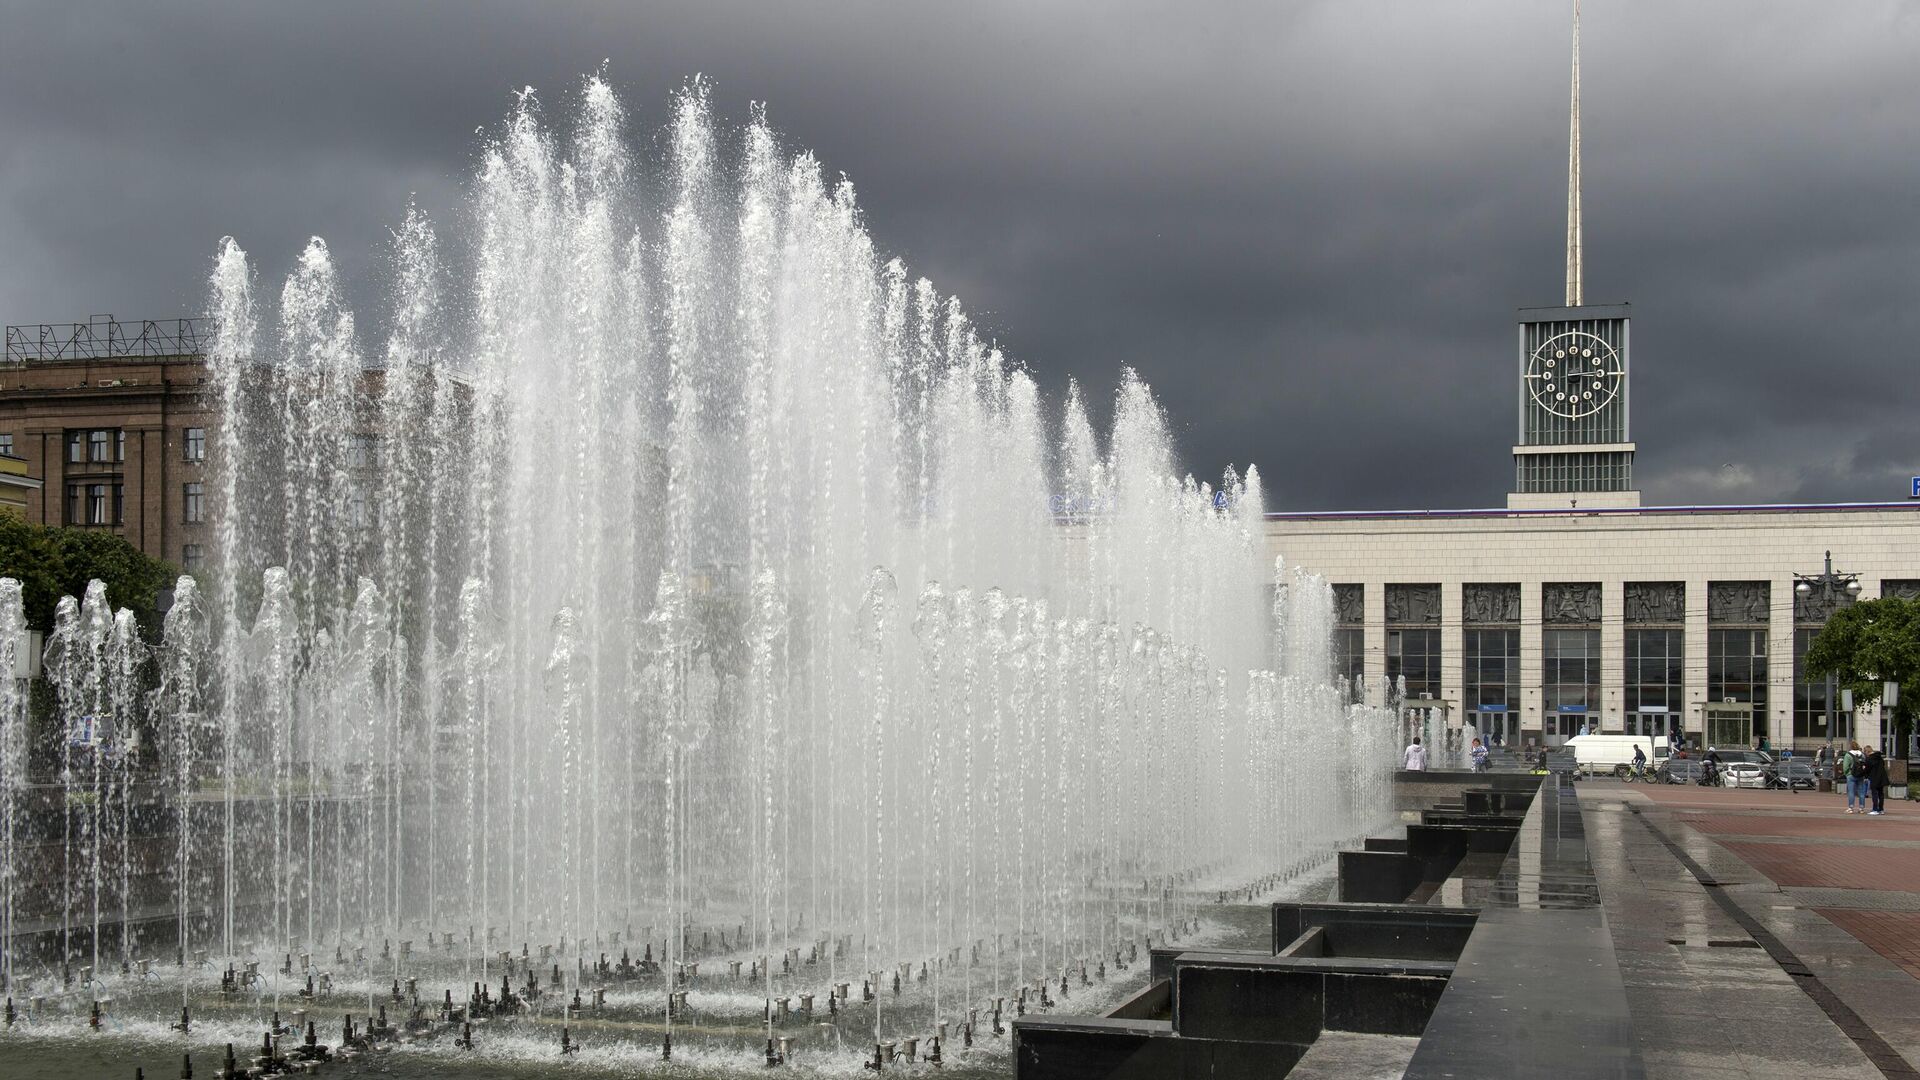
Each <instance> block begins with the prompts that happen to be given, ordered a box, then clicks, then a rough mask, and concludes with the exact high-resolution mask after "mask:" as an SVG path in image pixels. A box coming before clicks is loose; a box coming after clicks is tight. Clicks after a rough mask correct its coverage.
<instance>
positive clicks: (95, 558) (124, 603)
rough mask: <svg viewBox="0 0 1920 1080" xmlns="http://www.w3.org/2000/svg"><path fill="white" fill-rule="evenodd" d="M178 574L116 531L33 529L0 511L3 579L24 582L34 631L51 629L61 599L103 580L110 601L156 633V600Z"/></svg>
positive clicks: (25, 596)
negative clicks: (131, 613) (95, 581)
mask: <svg viewBox="0 0 1920 1080" xmlns="http://www.w3.org/2000/svg"><path fill="white" fill-rule="evenodd" d="M175 576H176V575H175V571H174V569H173V567H171V566H169V565H167V564H166V563H164V562H161V561H160V560H159V559H156V558H153V557H152V556H150V555H146V554H144V553H142V552H141V551H140V549H139V548H136V547H134V546H133V545H132V544H130V543H128V542H127V541H126V540H125V539H123V538H121V537H119V536H116V535H114V534H113V533H109V532H104V531H95V530H91V529H62V528H57V527H53V526H47V525H34V524H32V523H30V522H28V521H26V520H24V519H22V518H21V517H20V516H19V515H18V514H14V513H9V512H4V511H0V577H11V578H17V579H18V580H19V582H20V590H21V594H22V597H21V598H22V600H23V601H24V603H25V606H26V612H27V625H28V626H31V627H33V628H35V629H38V630H47V629H51V628H52V626H53V611H54V606H55V605H56V604H58V603H59V602H60V597H61V596H63V595H70V596H75V597H78V596H83V595H85V594H86V590H87V582H89V581H91V580H93V579H94V578H98V579H100V580H101V581H103V582H105V583H106V586H107V601H108V602H109V603H111V604H112V605H113V606H114V607H116V608H121V607H124V608H130V609H132V611H133V614H134V617H135V618H137V619H139V620H140V626H141V628H142V629H144V630H146V631H147V632H148V633H149V634H153V633H156V632H158V629H159V614H158V612H156V611H155V610H154V600H155V599H156V598H157V597H158V596H159V594H160V590H161V589H163V588H166V587H167V586H169V585H171V584H173V581H174V577H175Z"/></svg>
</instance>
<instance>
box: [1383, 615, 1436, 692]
mask: <svg viewBox="0 0 1920 1080" xmlns="http://www.w3.org/2000/svg"><path fill="white" fill-rule="evenodd" d="M1402 679H1404V680H1406V694H1407V700H1409V701H1411V700H1413V699H1415V698H1422V697H1429V698H1437V697H1439V696H1440V628H1439V627H1437V626H1434V627H1419V628H1411V627H1410V628H1407V629H1403V630H1389V631H1387V680H1388V681H1389V682H1391V683H1393V684H1394V685H1395V686H1396V687H1397V686H1399V685H1400V681H1401V680H1402Z"/></svg>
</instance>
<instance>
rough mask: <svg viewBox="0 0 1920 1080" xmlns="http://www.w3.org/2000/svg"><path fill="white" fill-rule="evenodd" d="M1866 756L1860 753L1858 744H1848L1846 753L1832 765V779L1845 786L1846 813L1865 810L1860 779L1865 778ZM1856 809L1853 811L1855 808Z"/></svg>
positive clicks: (1864, 798) (1863, 793)
mask: <svg viewBox="0 0 1920 1080" xmlns="http://www.w3.org/2000/svg"><path fill="white" fill-rule="evenodd" d="M1865 768H1866V755H1864V754H1862V753H1861V752H1860V744H1859V743H1858V742H1849V743H1848V744H1847V750H1846V753H1844V754H1841V755H1840V758H1839V760H1838V761H1836V762H1835V763H1834V766H1833V775H1834V779H1836V780H1839V781H1840V782H1841V783H1844V784H1846V785H1847V813H1849V814H1854V813H1864V812H1865V811H1866V809H1867V798H1866V789H1865V787H1864V785H1863V784H1862V783H1861V778H1864V777H1865V776H1866V772H1865ZM1856 807H1857V808H1858V809H1855V808H1856Z"/></svg>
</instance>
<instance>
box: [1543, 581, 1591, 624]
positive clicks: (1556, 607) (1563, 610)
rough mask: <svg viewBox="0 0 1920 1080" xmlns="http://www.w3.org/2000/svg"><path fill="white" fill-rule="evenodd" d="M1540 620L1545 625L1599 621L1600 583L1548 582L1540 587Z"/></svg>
mask: <svg viewBox="0 0 1920 1080" xmlns="http://www.w3.org/2000/svg"><path fill="white" fill-rule="evenodd" d="M1540 620H1541V621H1542V622H1546V623H1597V622H1599V621H1600V583H1599V582H1597V581H1549V582H1547V583H1546V584H1545V585H1542V586H1541V587H1540Z"/></svg>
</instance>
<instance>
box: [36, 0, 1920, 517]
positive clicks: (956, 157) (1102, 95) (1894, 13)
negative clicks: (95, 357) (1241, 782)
mask: <svg viewBox="0 0 1920 1080" xmlns="http://www.w3.org/2000/svg"><path fill="white" fill-rule="evenodd" d="M0 29H4V30H5V37H6V39H7V40H8V42H9V45H8V47H7V49H6V51H5V55H4V56H3V57H0V131H4V133H5V141H4V143H0V238H4V242H5V250H6V252H7V257H6V258H5V259H0V314H4V317H5V318H6V320H7V321H9V322H35V321H66V320H70V319H75V318H81V317H84V316H85V315H87V314H88V313H91V312H103V311H113V312H116V313H118V314H120V315H121V316H123V317H130V318H139V317H157V316H170V315H174V314H181V313H188V312H191V311H194V310H197V309H198V308H199V306H200V305H201V303H202V301H203V291H204V284H203V280H204V276H205V272H206V269H207V265H208V260H209V257H210V255H211V253H212V251H213V247H214V243H215V241H216V240H217V239H218V238H219V236H220V235H222V234H223V233H232V234H234V235H235V236H237V237H239V238H240V239H241V241H242V242H243V243H244V244H245V245H246V246H247V247H248V248H249V249H250V250H251V251H253V252H254V254H255V256H256V258H257V260H258V261H259V262H260V264H261V266H262V273H263V278H262V280H263V284H264V285H266V286H268V287H272V285H273V283H274V282H275V281H276V280H277V279H278V277H279V275H280V274H282V273H284V271H285V269H286V267H287V266H288V264H289V263H290V261H291V259H292V257H293V255H294V253H295V252H296V251H297V250H298V247H299V245H300V244H301V243H302V242H303V241H304V239H305V238H306V237H307V236H308V235H311V234H319V235H323V236H326V237H328V238H329V240H330V241H331V243H332V245H333V248H334V250H335V252H336V254H337V256H338V257H339V258H340V259H341V261H342V262H343V263H344V264H345V266H346V268H347V271H348V273H349V274H350V275H352V277H353V280H354V281H355V282H356V286H355V287H356V290H357V292H356V297H355V298H356V300H357V301H358V302H359V303H360V305H361V306H362V308H363V310H364V311H365V316H364V317H365V318H367V319H368V320H369V321H373V320H377V318H378V317H379V308H380V306H381V305H380V304H379V303H378V295H377V293H378V285H377V283H378V281H379V279H380V269H379V268H380V261H381V258H382V257H383V255H382V250H383V249H382V245H383V244H384V241H385V230H386V229H387V228H388V227H390V226H391V225H392V224H393V223H394V222H395V221H397V220H398V218H399V216H400V214H401V213H402V211H403V208H404V205H405V200H406V198H407V196H408V194H409V193H410V192H417V193H418V195H419V199H420V201H421V202H422V204H423V205H424V206H426V207H427V208H428V209H429V210H430V211H431V212H433V213H434V214H435V215H436V216H437V217H439V218H441V219H443V220H457V218H458V216H459V207H460V192H461V190H462V187H463V185H464V183H465V177H466V175H467V174H468V172H469V170H470V168H471V165H472V161H473V158H474V155H475V152H476V148H477V147H478V145H479V142H480V139H479V137H478V136H477V135H476V134H475V129H476V128H477V127H481V126H486V127H491V126H493V125H495V124H496V123H497V122H498V121H499V119H500V117H501V116H502V115H503V113H504V111H505V110H506V108H507V106H508V104H509V101H510V94H511V92H512V91H513V90H514V89H516V88H518V87H520V86H522V85H526V84H531V85H534V86H536V87H539V88H540V89H541V91H542V97H543V99H544V100H545V101H547V102H548V103H550V105H549V107H550V108H551V109H552V110H553V111H554V112H556V113H558V112H561V111H562V110H563V108H564V105H565V102H566V101H567V100H568V99H569V98H570V96H571V94H572V92H573V90H574V88H575V87H576V86H577V85H578V81H579V79H580V77H581V76H582V75H583V74H584V73H586V72H588V71H591V70H593V69H595V68H596V67H597V66H598V65H599V64H600V62H601V61H602V59H603V58H604V59H607V60H609V61H610V68H609V73H610V76H611V78H612V80H613V81H614V83H615V84H616V85H617V86H618V87H620V88H621V90H622V92H623V95H624V97H625V99H626V101H627V102H628V104H629V106H630V107H631V108H632V109H633V111H634V113H635V118H636V126H637V127H638V129H639V130H641V131H643V132H650V131H651V130H653V128H654V125H656V124H657V123H658V121H659V119H660V117H661V115H662V114H663V113H664V111H665V106H666V103H667V99H668V95H669V94H670V92H671V91H672V90H673V89H674V88H675V87H676V86H678V85H680V84H681V83H682V82H683V81H684V80H685V79H686V77H688V76H689V75H691V74H693V73H695V72H704V73H705V74H707V75H708V76H710V77H711V78H713V79H714V80H715V83H716V87H717V92H716V102H717V103H718V105H719V106H720V108H721V110H722V111H723V112H724V113H725V114H727V115H729V116H730V117H732V118H733V119H735V120H738V119H740V118H743V117H744V116H745V114H746V109H747V103H748V102H749V101H753V100H765V101H768V102H769V103H770V108H771V112H772V116H773V119H774V121H775V123H776V124H777V125H778V126H779V127H780V128H781V129H782V130H784V131H785V132H786V133H787V134H788V136H789V137H790V138H791V139H792V140H793V141H794V142H795V143H798V144H800V145H804V146H808V147H811V148H813V149H814V150H815V151H816V152H818V153H819V155H820V156H821V157H822V159H823V160H824V161H825V162H826V163H827V165H828V167H829V168H830V169H833V170H835V171H844V172H846V173H847V174H848V175H849V176H851V177H852V178H853V180H854V181H855V182H856V184H857V186H858V188H859V190H860V193H861V195H860V198H861V202H862V203H863V205H864V207H865V211H866V214H867V216H868V219H869V222H870V225H871V228H872V231H873V232H874V235H875V238H876V240H877V242H878V244H879V245H880V247H881V248H882V249H883V250H885V251H887V252H889V253H896V254H900V255H902V256H904V257H905V258H906V259H907V260H908V262H909V263H910V265H911V266H912V267H913V268H914V270H915V271H916V272H918V273H923V274H926V275H928V276H931V277H932V278H934V279H935V281H936V282H937V283H938V284H939V285H940V286H941V287H942V288H943V289H947V290H951V291H955V292H957V293H959V294H960V295H961V296H962V298H963V299H964V300H965V302H966V303H967V305H968V306H969V308H970V309H971V310H972V311H974V312H975V314H976V316H977V317H978V318H979V319H980V321H981V322H982V323H983V324H985V325H986V326H987V327H988V328H990V330H991V331H992V332H993V333H994V334H995V335H996V336H997V337H998V338H999V340H1000V342H1001V344H1002V345H1003V346H1004V347H1005V348H1007V349H1008V351H1009V352H1010V353H1011V354H1012V355H1013V356H1015V357H1017V358H1018V359H1020V360H1021V361H1023V362H1025V363H1026V364H1027V365H1028V366H1029V367H1030V368H1032V369H1033V370H1034V371H1035V372H1036V373H1037V374H1038V375H1039V377H1040V378H1041V380H1042V381H1043V383H1045V384H1048V385H1050V386H1052V387H1054V388H1056V389H1057V388H1059V387H1060V386H1062V385H1064V383H1065V381H1066V379H1067V378H1068V377H1069V376H1073V377H1077V378H1079V379H1080V381H1081V382H1082V383H1083V384H1084V385H1085V386H1086V387H1087V388H1088V391H1089V393H1091V394H1093V395H1094V396H1095V398H1096V400H1098V399H1101V398H1103V397H1104V395H1105V394H1106V393H1107V392H1108V389H1109V388H1110V387H1112V385H1113V384H1114V382H1115V378H1116V375H1117V371H1118V369H1119V368H1120V367H1121V366H1122V365H1132V366H1134V367H1136V368H1138V369H1139V370H1140V371H1141V372H1142V373H1143V374H1144V375H1145V376H1146V377H1147V378H1148V379H1149V380H1150V381H1151V382H1152V383H1153V384H1154V386H1155V388H1156V390H1157V391H1158V393H1159V394H1160V396H1161V398H1162V399H1163V401H1164V402H1165V404H1166V405H1167V408H1168V412H1169V415H1170V416H1171V417H1172V419H1173V421H1174V423H1175V424H1176V426H1177V427H1178V430H1179V434H1180V438H1181V443H1182V445H1181V449H1182V452H1183V455H1184V457H1185V460H1186V461H1187V462H1188V464H1189V466H1190V467H1191V468H1192V469H1194V471H1195V472H1197V473H1201V474H1216V473H1217V472H1218V471H1219V470H1220V469H1221V468H1222V467H1223V466H1225V465H1226V464H1228V463H1229V462H1232V463H1239V464H1244V463H1245V462H1247V461H1249V460H1252V461H1255V462H1257V463H1258V464H1259V465H1260V466H1261V468H1262V470H1263V472H1264V474H1265V475H1266V477H1267V482H1268V486H1269V490H1270V491H1271V492H1273V495H1272V498H1273V502H1274V503H1275V504H1276V505H1278V506H1282V507H1289V508H1325V507H1383V506H1459V505H1487V504H1497V503H1498V502H1499V501H1500V500H1501V499H1502V498H1503V495H1504V492H1505V491H1506V489H1507V486H1508V483H1509V481H1510V472H1511V469H1510V465H1509V463H1508V458H1507V447H1508V446H1509V444H1510V443H1511V441H1512V437H1513V430H1512V428H1513V420H1512V418H1513V414H1514V388H1513V378H1512V376H1513V367H1514V358H1513V355H1512V348H1513V328H1512V313H1513V309H1514V308H1515V307H1517V306H1521V305H1536V304H1553V303H1557V302H1558V301H1559V299H1560V291H1561V282H1560V270H1561V258H1562V253H1561V247H1560V245H1561V242H1562V229H1563V220H1562V212H1563V199H1564V184H1565V167H1566V145H1565V138H1566V53H1567V10H1566V5H1565V4H1562V3H1557V2H1544V3H1543V2H1534V0H1508V2H1490V0H1486V2H1460V3H1451V2H1428V3H1413V2H1410V0H1396V2H1386V0H1380V2H1371V3H1368V2H1354V0H1342V2H1338V3H1335V2H1325V3H1213V4H1201V5H1172V4H1155V3H1130V2H1112V0H1109V2H1106V3H1100V4H1073V5H1068V4H1054V3H1034V2H1031V0H1025V2H1020V3H941V4H937V5H935V4H919V3H905V2H896V3H890V4H847V3H807V4H766V3H739V4H729V3H718V2H706V3H699V4H686V5H680V6H666V5H647V4H634V3H602V4H584V3H581V4H556V3H539V4H533V3H525V4H475V3H436V4H420V3H413V4H395V3H370V2H369V3H344V2H332V3H326V4H304V5H288V4H267V3H259V4H233V5H211V4H190V5H182V4H169V5H155V4H144V3H127V4H123V5H98V4H71V3H60V4H47V5H40V6H35V7H31V8H27V9H24V10H22V9H20V8H18V7H14V8H10V9H9V10H8V11H7V13H6V14H4V15H3V16H0ZM1585 29H1586V33H1585V46H1584V60H1585V99H1584V102H1583V108H1584V116H1585V125H1586V131H1587V141H1586V156H1585V167H1586V221H1587V240H1588V262H1587V283H1588V285H1587V289H1588V299H1589V300H1590V301H1593V302H1608V301H1613V300H1630V301H1632V302H1633V304H1634V311H1635V322H1634V350H1635V351H1634V359H1635V364H1636V367H1635V373H1634V416H1633V422H1634V432H1635V435H1636V437H1637V439H1638V441H1639V443H1640V446H1641V455H1640V473H1639V478H1640V483H1641V486H1642V487H1643V488H1644V489H1645V490H1646V493H1647V497H1648V499H1649V501H1654V502H1672V501H1734V500H1752V501H1774V500H1789V499H1821V500H1827V499H1832V500H1840V499H1880V498H1889V497H1897V496H1899V495H1900V494H1903V493H1904V490H1905V483H1904V479H1903V478H1904V477H1906V476H1908V475H1911V474H1912V473H1913V472H1920V453H1917V452H1916V448H1915V439H1914V437H1913V434H1912V433H1913V429H1914V425H1913V422H1912V419H1911V418H1912V416H1913V414H1914V413H1915V409H1916V406H1920V392H1916V390H1915V389H1914V385H1915V379H1916V376H1915V367H1914V363H1913V360H1912V355H1913V349H1912V344H1911V343H1913V342H1915V341H1917V340H1920V314H1917V313H1916V303H1915V301H1916V292H1917V291H1920V272H1916V266H1920V206H1917V205H1916V202H1917V201H1920V196H1916V192H1920V121H1916V116H1917V115H1920V65H1916V64H1915V63H1914V58H1915V57H1916V56H1920V8H1916V7H1914V6H1913V5H1910V4H1906V3H1902V2H1899V0H1878V2H1874V0H1850V2H1849V3H1845V4H1834V3H1831V2H1826V0H1821V2H1813V0H1808V2H1784V0H1783V2H1776V3H1769V4H1754V3H1752V2H1751V0H1690V2H1688V3H1680V4H1676V3H1673V2H1672V0H1620V2H1607V0H1590V2H1589V3H1588V4H1587V10H1586V28H1585Z"/></svg>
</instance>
